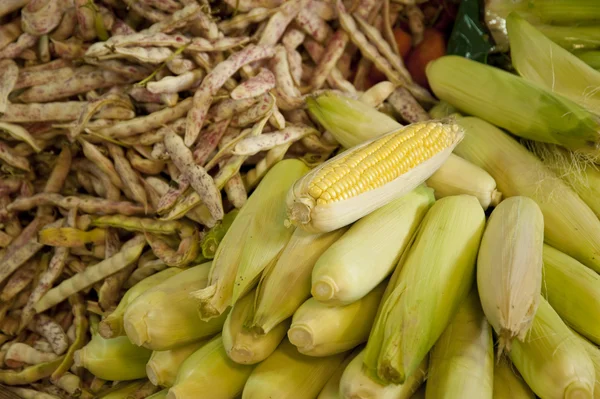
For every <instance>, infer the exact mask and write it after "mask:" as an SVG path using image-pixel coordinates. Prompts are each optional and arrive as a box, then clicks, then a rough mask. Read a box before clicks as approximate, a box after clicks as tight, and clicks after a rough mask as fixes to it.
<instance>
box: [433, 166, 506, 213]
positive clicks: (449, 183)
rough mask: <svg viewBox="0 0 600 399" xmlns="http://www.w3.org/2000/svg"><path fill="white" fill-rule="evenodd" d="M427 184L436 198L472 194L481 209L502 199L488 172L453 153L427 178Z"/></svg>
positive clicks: (496, 203)
mask: <svg viewBox="0 0 600 399" xmlns="http://www.w3.org/2000/svg"><path fill="white" fill-rule="evenodd" d="M427 186H429V187H431V188H433V191H434V193H435V198H436V199H440V198H444V197H447V196H450V195H459V194H469V195H473V196H475V197H477V199H478V200H479V203H480V204H481V206H482V207H483V209H488V207H490V206H492V207H494V206H496V205H498V204H499V203H500V201H501V200H502V193H501V192H500V191H498V190H497V189H496V180H494V178H493V177H492V176H490V174H489V173H487V172H486V171H485V170H483V169H481V168H480V167H478V166H475V165H473V164H472V163H470V162H468V161H465V160H464V159H462V158H461V157H459V156H458V155H454V154H450V156H449V157H448V159H447V160H446V162H445V163H444V164H443V165H442V166H441V167H440V168H439V169H438V170H437V171H436V172H435V173H434V174H433V175H431V177H430V178H429V179H427Z"/></svg>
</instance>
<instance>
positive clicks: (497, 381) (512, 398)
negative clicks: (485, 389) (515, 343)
mask: <svg viewBox="0 0 600 399" xmlns="http://www.w3.org/2000/svg"><path fill="white" fill-rule="evenodd" d="M513 368H514V366H513V365H512V363H511V362H510V360H508V359H505V360H504V361H498V362H496V364H495V365H494V399H535V394H534V393H533V392H532V391H531V388H529V386H527V384H526V383H525V381H523V379H522V378H521V376H520V375H517V373H518V371H516V370H513Z"/></svg>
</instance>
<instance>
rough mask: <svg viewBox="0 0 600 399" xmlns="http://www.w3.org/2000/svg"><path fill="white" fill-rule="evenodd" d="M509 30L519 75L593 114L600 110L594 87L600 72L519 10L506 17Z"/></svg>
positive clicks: (513, 59) (513, 56)
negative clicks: (562, 45) (547, 34)
mask: <svg viewBox="0 0 600 399" xmlns="http://www.w3.org/2000/svg"><path fill="white" fill-rule="evenodd" d="M506 29H507V30H508V37H509V39H510V55H511V59H512V63H513V66H514V67H515V69H516V70H517V72H518V73H519V75H521V76H523V77H524V78H525V79H527V80H529V81H531V82H534V83H537V84H539V85H540V86H543V87H545V88H546V89H547V90H551V91H552V92H554V93H558V94H560V95H563V96H565V97H567V98H568V99H570V100H571V101H574V102H576V103H577V104H579V105H580V106H582V107H585V108H586V109H589V110H590V111H593V112H594V113H599V112H600V93H598V92H597V90H593V88H594V87H597V86H598V85H600V72H598V71H596V70H595V69H593V68H592V67H590V66H588V65H587V64H586V63H585V62H583V61H582V60H580V59H579V58H577V57H576V56H575V55H573V54H572V53H570V52H569V51H567V50H565V49H564V48H562V47H560V46H559V45H558V44H556V43H554V42H552V40H550V39H549V38H548V37H546V36H545V35H544V34H543V33H542V32H540V31H539V30H537V29H536V28H535V27H534V26H532V25H531V24H530V23H529V22H527V21H526V20H525V19H524V18H523V17H521V16H519V15H518V14H516V13H511V14H510V15H509V16H508V17H507V18H506ZM548 65H552V68H548Z"/></svg>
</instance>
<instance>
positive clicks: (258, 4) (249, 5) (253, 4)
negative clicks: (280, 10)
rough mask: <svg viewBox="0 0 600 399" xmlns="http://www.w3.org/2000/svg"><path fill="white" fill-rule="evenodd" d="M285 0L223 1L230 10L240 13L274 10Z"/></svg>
mask: <svg viewBox="0 0 600 399" xmlns="http://www.w3.org/2000/svg"><path fill="white" fill-rule="evenodd" d="M284 1H285V0H225V3H227V4H229V6H231V7H232V8H234V9H236V10H238V11H240V12H248V11H252V10H253V9H255V8H275V7H278V6H280V5H281V4H283V3H284Z"/></svg>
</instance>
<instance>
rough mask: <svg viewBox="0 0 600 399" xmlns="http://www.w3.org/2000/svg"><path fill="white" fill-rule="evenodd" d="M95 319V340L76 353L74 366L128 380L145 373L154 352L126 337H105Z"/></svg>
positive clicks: (108, 376) (114, 378)
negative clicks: (101, 334)
mask: <svg viewBox="0 0 600 399" xmlns="http://www.w3.org/2000/svg"><path fill="white" fill-rule="evenodd" d="M97 328H98V324H97V321H96V322H92V325H91V328H90V329H91V333H92V339H91V340H90V342H88V344H87V345H86V346H84V347H83V348H81V349H79V350H78V351H76V352H75V365H76V366H79V367H84V368H86V369H87V370H88V371H89V372H90V373H92V374H93V375H95V376H96V377H98V378H102V379H104V380H111V381H127V380H135V379H137V378H143V377H145V376H146V362H148V359H150V355H151V354H152V351H150V350H148V349H146V348H141V347H139V346H136V345H134V344H132V343H131V341H129V338H127V337H126V336H121V337H116V338H111V339H105V338H102V337H101V336H100V334H98V330H97Z"/></svg>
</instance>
